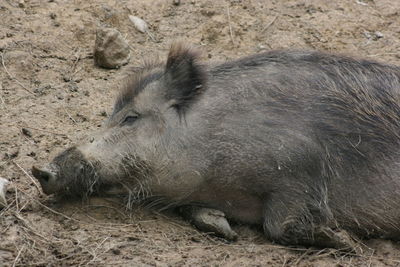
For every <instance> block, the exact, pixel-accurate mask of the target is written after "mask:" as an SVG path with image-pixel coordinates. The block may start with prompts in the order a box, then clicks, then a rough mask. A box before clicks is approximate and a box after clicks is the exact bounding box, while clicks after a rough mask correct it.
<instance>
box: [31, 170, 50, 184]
mask: <svg viewBox="0 0 400 267" xmlns="http://www.w3.org/2000/svg"><path fill="white" fill-rule="evenodd" d="M32 174H33V176H34V177H35V178H36V179H38V180H39V181H40V182H41V183H49V182H50V179H51V178H53V176H54V175H53V174H52V173H51V172H50V171H47V170H43V169H39V168H37V167H35V166H33V167H32Z"/></svg>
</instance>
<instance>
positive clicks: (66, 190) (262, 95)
mask: <svg viewBox="0 0 400 267" xmlns="http://www.w3.org/2000/svg"><path fill="white" fill-rule="evenodd" d="M399 104H400V68H399V67H397V66H393V65H386V64H381V63H376V62H372V61H368V60H363V59H353V58H350V57H346V56H340V55H332V54H326V53H321V52H315V51H271V52H266V53H262V54H257V55H252V56H248V57H244V58H241V59H238V60H234V61H229V62H226V63H223V64H220V65H213V66H211V65H206V64H202V63H201V62H200V61H199V53H198V52H196V50H195V49H192V48H190V47H188V46H186V45H184V44H182V43H175V44H173V45H172V47H171V50H170V52H169V55H168V59H167V61H166V63H151V64H150V63H149V64H146V65H145V66H143V68H142V69H141V70H140V71H136V72H135V73H132V75H131V77H130V78H129V79H128V81H127V84H126V86H125V87H124V88H123V89H122V90H121V92H120V95H119V96H118V98H117V100H116V103H115V106H114V110H113V113H112V114H111V116H110V117H109V118H108V120H107V122H106V124H105V127H104V128H103V130H102V131H101V132H99V133H97V134H96V135H93V136H92V137H91V138H90V141H88V142H87V143H84V144H81V145H79V146H74V147H71V148H69V149H67V150H66V151H65V152H63V153H61V154H60V155H58V156H57V157H56V158H55V159H54V160H53V161H52V163H50V164H49V165H48V166H47V167H44V168H37V167H33V169H32V173H33V175H34V176H35V177H36V178H37V179H38V180H39V181H40V183H41V186H42V188H43V191H44V192H45V193H47V194H58V195H64V196H76V195H80V196H82V195H87V194H91V193H97V194H99V195H102V194H104V195H105V194H116V195H120V194H126V195H128V196H129V199H130V201H131V202H132V201H136V202H139V203H144V202H145V203H147V204H149V203H150V205H153V206H155V207H158V208H160V207H163V208H164V207H165V208H166V207H168V208H171V207H181V208H182V210H183V211H184V213H185V214H186V215H187V216H189V217H191V218H192V220H193V222H194V224H196V225H197V226H198V227H199V228H202V229H204V230H210V228H211V229H212V230H213V231H214V232H216V233H217V234H220V235H222V236H224V237H226V238H228V239H234V238H236V233H235V232H233V231H232V230H231V228H230V227H229V223H228V221H237V222H240V223H246V224H258V225H262V226H263V229H264V232H265V235H266V237H267V238H268V239H270V240H272V241H275V242H277V243H280V244H288V245H299V244H300V245H315V246H322V247H336V248H346V247H351V246H352V237H357V238H372V237H374V238H375V237H379V238H388V239H399V237H400V152H399V151H400V106H399ZM207 216H208V217H207ZM205 217H207V218H208V219H207V218H206V219H204V218H205ZM210 218H211V219H210ZM204 220H211V223H204ZM346 233H348V234H346Z"/></svg>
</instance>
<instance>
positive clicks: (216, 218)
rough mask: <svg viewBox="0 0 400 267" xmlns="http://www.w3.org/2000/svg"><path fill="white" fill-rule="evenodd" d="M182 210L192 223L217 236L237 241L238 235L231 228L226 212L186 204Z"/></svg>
mask: <svg viewBox="0 0 400 267" xmlns="http://www.w3.org/2000/svg"><path fill="white" fill-rule="evenodd" d="M181 212H182V214H183V215H184V217H186V218H187V219H188V220H189V221H190V222H191V223H192V224H194V225H195V226H196V227H197V228H198V229H199V230H201V231H203V232H209V233H212V234H215V235H216V236H219V237H222V238H225V239H226V240H229V241H235V240H236V239H237V237H238V235H237V234H236V233H235V231H233V230H232V229H231V226H230V225H229V223H228V221H227V219H226V218H225V214H224V213H223V212H222V211H220V210H215V209H209V208H200V207H193V206H185V207H182V208H181Z"/></svg>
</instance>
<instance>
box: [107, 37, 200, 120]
mask: <svg viewBox="0 0 400 267" xmlns="http://www.w3.org/2000/svg"><path fill="white" fill-rule="evenodd" d="M199 57H200V52H199V51H198V50H196V49H194V48H192V47H190V46H187V45H185V44H183V43H180V42H177V43H173V44H172V45H171V48H170V51H169V54H168V58H167V62H166V64H165V67H164V68H163V64H162V63H160V61H159V60H151V61H146V62H145V63H144V65H143V67H141V68H131V69H130V70H129V75H131V76H129V77H128V79H127V83H126V84H125V85H124V87H123V88H122V90H121V92H120V94H119V97H118V98H117V101H116V103H115V106H114V111H113V114H116V113H117V112H118V111H120V110H121V109H122V108H123V107H124V106H125V105H126V104H128V103H130V102H132V101H133V99H134V98H135V97H136V96H137V95H138V94H139V93H140V92H141V91H142V90H144V89H145V88H146V86H147V85H148V84H149V83H151V82H152V81H155V80H160V79H163V82H164V84H165V87H164V88H165V92H164V96H165V98H166V99H167V100H174V107H175V108H176V110H177V111H178V112H179V115H182V114H183V112H184V111H185V110H186V109H187V107H188V106H189V105H190V103H191V102H192V101H194V100H195V99H196V96H197V95H199V94H200V93H201V92H202V91H204V89H205V88H206V72H205V70H204V68H203V66H202V65H201V64H200V63H199ZM160 93H162V92H160Z"/></svg>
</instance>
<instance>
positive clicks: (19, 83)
mask: <svg viewBox="0 0 400 267" xmlns="http://www.w3.org/2000/svg"><path fill="white" fill-rule="evenodd" d="M3 55H4V52H2V53H1V54H0V57H1V65H3V68H4V70H5V72H6V73H7V75H8V76H9V77H10V79H11V80H14V81H15V82H16V83H17V84H18V85H19V86H21V87H22V88H23V89H24V90H25V91H27V92H28V93H30V94H31V95H35V94H34V93H32V92H31V91H30V90H29V89H28V88H27V87H26V86H25V85H23V84H22V83H21V82H20V81H18V80H17V78H15V77H14V76H13V75H12V74H11V73H10V72H9V71H8V69H7V67H6V64H4V56H3Z"/></svg>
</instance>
